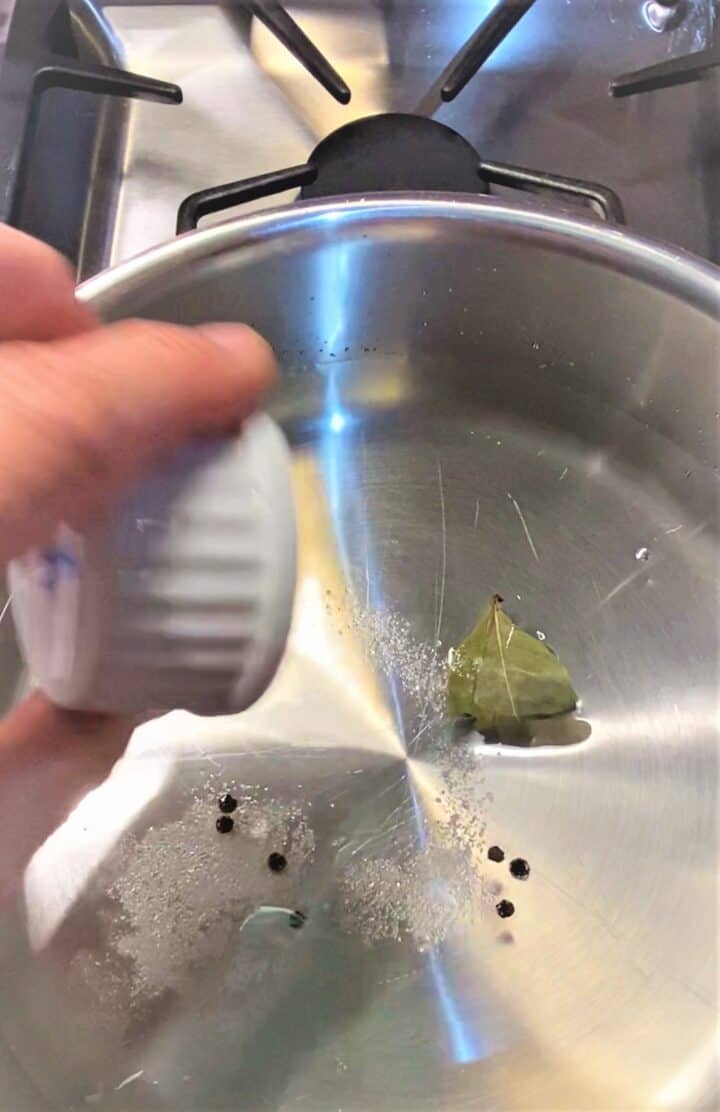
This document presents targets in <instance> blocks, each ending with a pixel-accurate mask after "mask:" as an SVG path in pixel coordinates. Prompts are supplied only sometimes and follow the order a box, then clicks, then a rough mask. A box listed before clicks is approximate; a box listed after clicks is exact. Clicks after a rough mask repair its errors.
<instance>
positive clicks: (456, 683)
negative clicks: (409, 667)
mask: <svg viewBox="0 0 720 1112" xmlns="http://www.w3.org/2000/svg"><path fill="white" fill-rule="evenodd" d="M502 601H503V600H502V598H501V597H500V595H495V596H494V597H493V599H492V601H491V603H490V605H489V606H488V608H487V610H486V611H485V612H484V613H483V614H481V616H480V618H479V619H478V621H477V623H476V624H475V626H474V628H473V629H472V630H471V632H470V633H469V634H468V636H467V637H466V638H465V640H464V641H463V642H462V643H461V644H460V645H459V646H458V647H457V649H455V650H454V651H453V652H452V654H451V657H450V668H449V672H448V685H447V707H448V713H449V714H451V715H452V716H453V717H456V718H457V717H460V716H461V715H470V716H471V717H472V718H474V719H475V725H476V727H477V729H478V730H479V731H480V732H481V733H482V732H484V731H488V730H494V729H502V727H504V726H508V725H511V724H512V723H518V722H519V723H522V722H524V721H525V720H526V719H529V718H545V717H550V716H552V715H556V714H565V713H567V712H568V711H571V710H574V709H575V706H576V704H577V695H576V694H575V691H574V689H573V685H572V682H571V680H570V676H569V674H568V671H567V668H566V667H565V666H564V664H562V663H561V662H560V660H558V658H557V656H555V653H554V652H553V651H552V650H551V649H550V648H549V647H548V646H547V645H546V644H544V643H543V642H542V641H539V640H538V639H537V638H536V637H533V636H532V635H531V634H529V633H525V631H524V630H522V629H518V627H517V626H516V625H515V624H514V623H513V622H512V621H511V619H510V618H508V616H507V614H505V613H504V612H503V609H502Z"/></svg>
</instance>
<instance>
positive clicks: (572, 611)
mask: <svg viewBox="0 0 720 1112" xmlns="http://www.w3.org/2000/svg"><path fill="white" fill-rule="evenodd" d="M293 211H294V214H293V212H289V213H287V214H284V215H283V214H279V215H278V216H277V217H275V218H268V219H267V220H265V222H263V221H264V218H262V217H258V218H256V221H257V222H256V223H255V224H253V223H252V222H248V223H239V224H238V225H237V226H233V225H226V226H225V228H224V229H222V230H218V229H215V230H213V231H212V232H210V233H208V234H207V235H205V236H202V235H201V236H197V237H190V238H189V239H186V240H183V241H178V242H176V243H175V244H173V245H170V246H168V247H167V248H165V249H162V250H161V251H160V252H159V253H158V254H157V255H156V256H155V257H154V258H153V259H151V260H150V261H149V262H150V265H151V266H152V268H153V281H152V284H151V285H148V284H147V280H146V275H147V272H146V270H145V269H144V268H145V266H146V265H148V264H143V263H138V264H136V265H134V266H133V264H130V266H129V268H128V270H127V271H125V272H123V273H120V274H119V275H117V276H113V275H110V276H109V277H107V278H102V277H101V278H99V279H98V280H97V281H96V282H95V283H94V284H93V285H91V286H90V287H89V288H88V289H87V290H86V294H85V296H88V297H91V298H92V300H93V303H94V304H95V306H96V307H97V308H98V309H99V310H100V311H101V312H103V313H104V314H105V315H110V316H114V315H120V316H122V315H125V314H130V313H136V312H148V313H152V314H154V315H157V316H160V317H169V318H170V319H180V320H187V321H193V320H199V319H205V318H206V317H210V318H223V319H225V318H228V317H232V316H233V314H235V313H237V314H238V315H240V314H241V315H242V316H243V317H246V318H248V319H250V320H252V321H253V322H254V323H255V324H257V325H258V326H259V327H261V328H262V329H263V331H265V332H266V333H267V334H268V335H269V336H270V338H271V339H272V340H273V341H274V343H275V345H276V347H277V349H278V351H279V352H280V354H281V358H282V361H283V365H284V374H283V378H282V382H281V386H280V389H279V390H278V392H277V395H276V397H275V399H274V402H273V409H274V412H275V414H276V415H277V417H278V418H279V419H280V420H281V421H282V422H283V423H284V425H285V428H286V429H287V432H288V435H289V437H290V439H291V442H292V445H293V461H294V464H293V466H294V478H295V483H296V491H297V498H298V507H299V516H300V550H301V571H300V580H299V587H298V596H297V607H296V615H295V622H294V626H293V633H292V637H291V641H290V645H289V650H288V655H287V658H286V660H285V663H284V665H283V668H282V671H281V673H280V674H279V676H278V677H277V680H276V682H275V684H274V686H273V687H272V689H271V690H270V692H269V693H268V695H267V696H266V697H265V698H264V699H263V700H262V701H261V702H260V703H259V704H258V705H257V706H256V707H255V708H253V710H252V711H250V712H249V713H248V714H246V715H243V716H240V717H238V718H227V719H219V720H201V719H193V718H191V717H189V716H184V715H179V714H175V715H171V716H168V717H165V718H162V719H160V720H158V721H156V722H154V723H152V724H150V725H148V726H146V727H143V728H142V729H141V730H139V731H138V732H137V733H136V735H135V737H134V739H133V742H132V745H131V748H130V751H129V754H128V756H127V757H126V758H125V759H124V760H123V761H122V762H121V764H120V765H119V766H118V767H117V768H116V770H115V772H114V774H113V776H112V777H110V779H109V780H108V781H107V782H106V783H105V784H104V785H103V787H102V788H101V789H100V790H99V791H98V792H96V793H92V794H91V796H89V797H88V798H87V799H86V800H85V801H84V802H83V803H82V804H81V805H80V806H79V807H78V808H77V810H76V811H75V812H74V814H73V815H72V816H71V817H70V819H69V820H68V821H67V822H66V823H65V824H64V825H63V826H61V827H60V828H59V829H58V830H57V831H55V832H54V833H53V834H52V836H51V837H50V838H48V839H47V841H46V842H45V844H44V845H43V846H41V847H40V848H39V849H38V851H37V853H36V854H35V856H34V858H33V860H32V861H31V862H30V865H29V866H28V869H27V871H26V874H25V878H24V918H23V921H22V922H21V923H18V924H17V930H18V936H17V937H15V936H14V935H13V932H12V930H11V924H10V923H8V921H7V920H5V921H3V927H2V934H0V939H1V940H2V944H3V954H4V958H3V967H2V970H3V999H2V1005H1V1010H0V1021H1V1023H2V1031H3V1035H4V1038H5V1040H6V1045H11V1046H12V1047H13V1048H14V1052H15V1054H16V1055H17V1057H18V1059H19V1060H20V1062H21V1063H22V1065H23V1067H24V1069H25V1071H26V1073H27V1074H28V1076H30V1077H32V1079H33V1084H34V1086H35V1089H34V1092H35V1099H36V1103H35V1104H34V1105H32V1104H31V1105H30V1107H32V1108H34V1109H37V1108H38V1107H39V1102H40V1100H41V1098H44V1099H45V1100H46V1101H47V1103H48V1104H49V1105H50V1106H51V1107H55V1108H60V1107H83V1106H84V1105H85V1104H86V1102H87V1101H89V1102H90V1103H91V1104H98V1105H99V1106H100V1107H105V1106H107V1107H110V1108H113V1109H115V1108H122V1109H128V1110H130V1109H134V1110H138V1112H140V1110H143V1112H144V1110H146V1109H155V1108H165V1109H174V1110H177V1109H187V1110H190V1109H193V1110H196V1109H199V1108H203V1109H218V1110H225V1109H229V1108H231V1107H237V1106H238V1104H240V1105H242V1106H244V1107H248V1108H253V1109H282V1110H284V1112H290V1110H293V1109H300V1108H309V1109H313V1110H318V1112H336V1110H338V1109H343V1110H344V1112H348V1110H352V1112H367V1110H368V1109H371V1108H372V1109H378V1110H387V1112H391V1110H394V1112H395V1110H407V1112H410V1110H413V1112H418V1110H423V1109H427V1110H430V1109H435V1110H440V1109H453V1110H455V1109H457V1110H460V1109H464V1108H480V1107H482V1108H502V1109H518V1110H521V1109H522V1110H535V1109H566V1110H568V1112H571V1110H573V1112H575V1110H577V1109H596V1110H598V1112H607V1110H608V1109H613V1110H616V1109H627V1110H628V1112H630V1110H631V1109H632V1110H636V1109H638V1108H643V1109H663V1108H665V1109H666V1108H677V1109H689V1108H710V1107H714V1106H715V1101H716V1097H717V1093H716V1089H715V1087H714V1086H715V1082H716V1071H715V1068H714V1058H713V1045H714V1037H715V1033H716V1022H717V968H716V942H717V922H716V908H717V902H716V895H717V893H716V887H715V885H716V870H717V840H716V837H715V832H716V817H717V816H716V812H717V766H716V761H717V749H716V741H715V727H714V724H713V723H714V716H715V711H716V703H717V660H718V656H717V610H716V568H717V548H716V543H715V537H716V527H717V513H716V506H717V503H716V493H717V490H716V481H717V476H716V474H715V473H714V472H713V466H716V460H715V459H714V457H715V455H716V452H717V415H716V412H715V405H716V402H715V398H716V395H717V386H716V381H715V378H716V372H717V365H716V359H715V354H716V351H717V344H718V332H717V328H718V326H717V320H716V314H715V313H714V311H713V306H714V304H715V301H713V298H716V297H717V285H716V282H717V279H716V276H715V275H714V273H712V272H710V271H705V270H698V269H696V268H695V267H694V266H693V265H692V264H690V263H684V262H682V261H680V260H678V259H677V257H676V255H673V254H665V253H663V252H662V251H659V250H657V249H655V248H651V247H647V246H644V245H642V244H640V243H634V242H630V243H628V242H627V241H624V240H623V239H622V237H617V236H616V234H615V233H614V232H606V231H604V230H603V229H601V228H597V227H593V226H592V225H590V226H589V227H588V228H585V230H584V231H580V232H578V230H577V226H576V225H573V224H572V222H566V221H562V220H557V219H556V220H555V221H553V220H552V218H550V217H547V216H545V217H539V216H537V214H536V215H533V214H532V213H528V212H525V213H518V212H517V211H511V210H509V209H503V208H498V207H494V206H492V205H490V204H480V205H475V204H470V203H467V204H458V202H457V200H454V201H451V200H449V201H447V202H443V201H440V200H435V201H422V200H418V199H417V198H415V199H413V200H410V199H408V200H404V201H403V200H396V201H385V202H382V201H375V202H368V203H367V204H361V203H358V204H357V205H356V206H348V205H346V204H345V205H343V204H337V205H328V206H326V207H323V206H319V207H317V208H315V209H310V210H306V211H305V212H304V213H303V212H301V211H300V212H298V211H297V210H293ZM538 221H540V225H541V227H539V226H538ZM545 221H550V223H549V224H545V223H544V222H545ZM250 240H252V243H251V242H250ZM193 256H195V257H194V258H193ZM600 256H602V259H603V261H602V262H599V261H592V259H593V258H595V259H596V260H597V259H598V258H600ZM560 293H562V296H560ZM281 308H282V311H280V309H281ZM690 374H691V375H692V380H693V385H694V389H693V390H692V391H689V390H688V389H687V387H686V384H687V377H688V375H690ZM644 547H647V549H648V554H647V559H644V558H643V555H644V554H641V556H640V557H639V558H638V556H637V553H638V550H640V549H641V548H644ZM494 591H500V592H501V593H502V594H503V595H504V596H505V598H506V600H507V602H506V606H507V609H508V611H509V613H510V614H511V615H512V617H513V618H514V619H515V621H516V622H518V623H520V624H522V626H523V627H525V628H527V629H529V630H530V631H538V630H539V631H541V632H542V633H544V634H545V635H546V637H547V640H548V642H549V643H550V644H551V645H553V646H554V647H555V649H556V650H557V651H558V652H559V653H560V655H561V657H562V659H563V660H564V662H565V663H566V664H567V666H568V667H569V669H570V671H571V674H572V676H573V679H574V681H575V683H576V686H577V688H578V690H579V693H580V696H581V698H582V715H581V717H582V719H583V720H584V721H586V722H587V723H588V724H589V726H590V728H591V733H590V734H589V736H587V733H582V734H580V735H574V736H569V735H567V736H564V737H563V736H549V735H547V734H543V733H542V732H540V731H537V732H536V737H535V742H534V744H533V745H532V746H530V747H528V748H516V747H499V746H496V745H485V744H483V742H482V739H481V738H479V736H477V735H475V736H473V735H469V736H465V737H464V738H462V739H461V738H459V737H457V736H456V735H454V734H453V733H452V731H450V730H449V729H448V727H447V725H446V724H445V723H444V722H443V716H442V705H443V701H442V695H443V671H442V667H443V661H444V659H445V655H446V652H447V649H448V647H449V646H450V645H453V644H455V643H457V641H458V639H459V638H460V637H461V636H462V635H463V634H464V632H465V631H466V630H467V628H468V625H469V623H470V622H471V621H472V620H473V618H474V616H475V614H476V612H477V610H478V609H479V608H480V607H482V606H483V605H485V603H486V602H487V599H488V597H489V596H490V595H491V594H492V593H493V592H494ZM223 787H231V788H232V789H233V790H234V791H235V792H236V795H237V796H238V798H239V799H240V806H239V808H238V811H237V812H236V813H235V816H236V819H237V825H236V829H235V831H234V832H233V834H232V835H231V836H229V837H227V838H226V837H221V836H219V835H217V834H216V832H215V829H214V823H215V818H216V816H217V814H218V811H217V806H216V803H215V799H216V796H217V794H218V792H219V791H220V790H221V789H222V788H223ZM128 834H130V835H132V838H133V839H134V840H131V842H130V843H129V845H128V843H127V841H126V839H127V837H128ZM492 843H498V844H499V845H501V846H502V847H503V848H504V849H505V851H506V855H507V856H506V861H505V862H504V863H503V864H502V865H494V864H492V863H491V862H489V861H488V860H487V847H488V845H490V844H492ZM278 849H282V850H283V851H284V852H286V853H287V857H288V867H287V869H286V870H285V872H284V873H282V874H281V875H277V874H274V873H272V872H271V871H270V870H269V869H268V867H267V864H266V861H267V856H268V853H269V852H271V851H274V850H275V851H276V850H278ZM515 856H522V857H525V858H526V859H527V860H528V861H529V862H530V866H531V874H530V877H529V879H528V880H527V881H526V882H521V881H517V880H514V879H513V878H512V877H511V876H510V874H509V872H508V867H507V865H508V861H509V860H510V859H511V858H513V857H515ZM501 898H505V899H511V900H512V901H513V903H514V904H515V908H516V911H515V915H514V916H513V917H512V918H510V919H506V920H501V919H499V918H498V916H497V914H496V912H495V904H496V903H497V902H498V901H499V900H500V899H501ZM294 909H299V910H301V911H302V912H303V913H304V915H306V917H307V918H306V920H305V923H304V926H302V927H301V928H298V929H292V927H291V925H290V912H291V911H292V910H294ZM27 937H29V940H30V941H29V950H30V951H31V952H33V953H34V957H30V956H29V953H28V943H27V942H26V941H24V939H26V938H27ZM60 1010H62V1013H63V1014H64V1015H66V1016H67V1017H68V1022H67V1023H66V1024H64V1025H62V1026H58V1024H57V1020H56V1017H57V1015H58V1013H59V1011H60ZM78 1032H80V1033H81V1035H82V1037H81V1038H79V1037H78Z"/></svg>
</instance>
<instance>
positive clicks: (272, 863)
mask: <svg viewBox="0 0 720 1112" xmlns="http://www.w3.org/2000/svg"><path fill="white" fill-rule="evenodd" d="M267 863H268V869H270V870H271V871H272V872H273V873H281V872H282V871H283V869H286V868H287V857H286V856H285V854H284V853H271V854H270V856H269V857H268V862H267Z"/></svg>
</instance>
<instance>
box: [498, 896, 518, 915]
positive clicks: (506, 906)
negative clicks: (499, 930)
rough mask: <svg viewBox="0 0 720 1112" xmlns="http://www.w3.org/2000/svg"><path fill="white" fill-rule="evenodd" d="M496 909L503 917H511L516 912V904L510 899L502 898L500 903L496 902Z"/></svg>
mask: <svg viewBox="0 0 720 1112" xmlns="http://www.w3.org/2000/svg"><path fill="white" fill-rule="evenodd" d="M495 910H496V911H497V913H498V915H499V916H500V918H501V919H509V918H510V916H511V915H514V914H515V904H514V903H512V902H511V901H510V900H500V903H499V904H495Z"/></svg>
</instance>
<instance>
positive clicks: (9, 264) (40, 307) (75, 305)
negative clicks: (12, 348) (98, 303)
mask: <svg viewBox="0 0 720 1112" xmlns="http://www.w3.org/2000/svg"><path fill="white" fill-rule="evenodd" d="M96 325H97V321H96V319H95V317H94V316H93V314H92V313H91V312H90V310H89V309H87V308H86V307H85V306H84V305H82V304H81V303H80V302H79V301H78V300H77V298H76V297H75V280H74V277H73V272H72V270H71V268H70V265H69V263H67V262H66V260H65V259H64V258H63V257H62V255H59V254H58V253H57V251H53V249H52V248H51V247H48V246H47V245H46V244H44V243H41V242H40V241H39V240H37V239H33V238H32V237H31V236H28V235H25V233H24V232H19V231H17V230H16V229H15V228H10V227H8V225H7V224H0V342H3V341H6V340H36V341H37V340H60V339H63V338H64V337H66V336H73V335H75V334H76V333H78V332H86V331H87V330H88V329H90V328H94V327H96Z"/></svg>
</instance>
